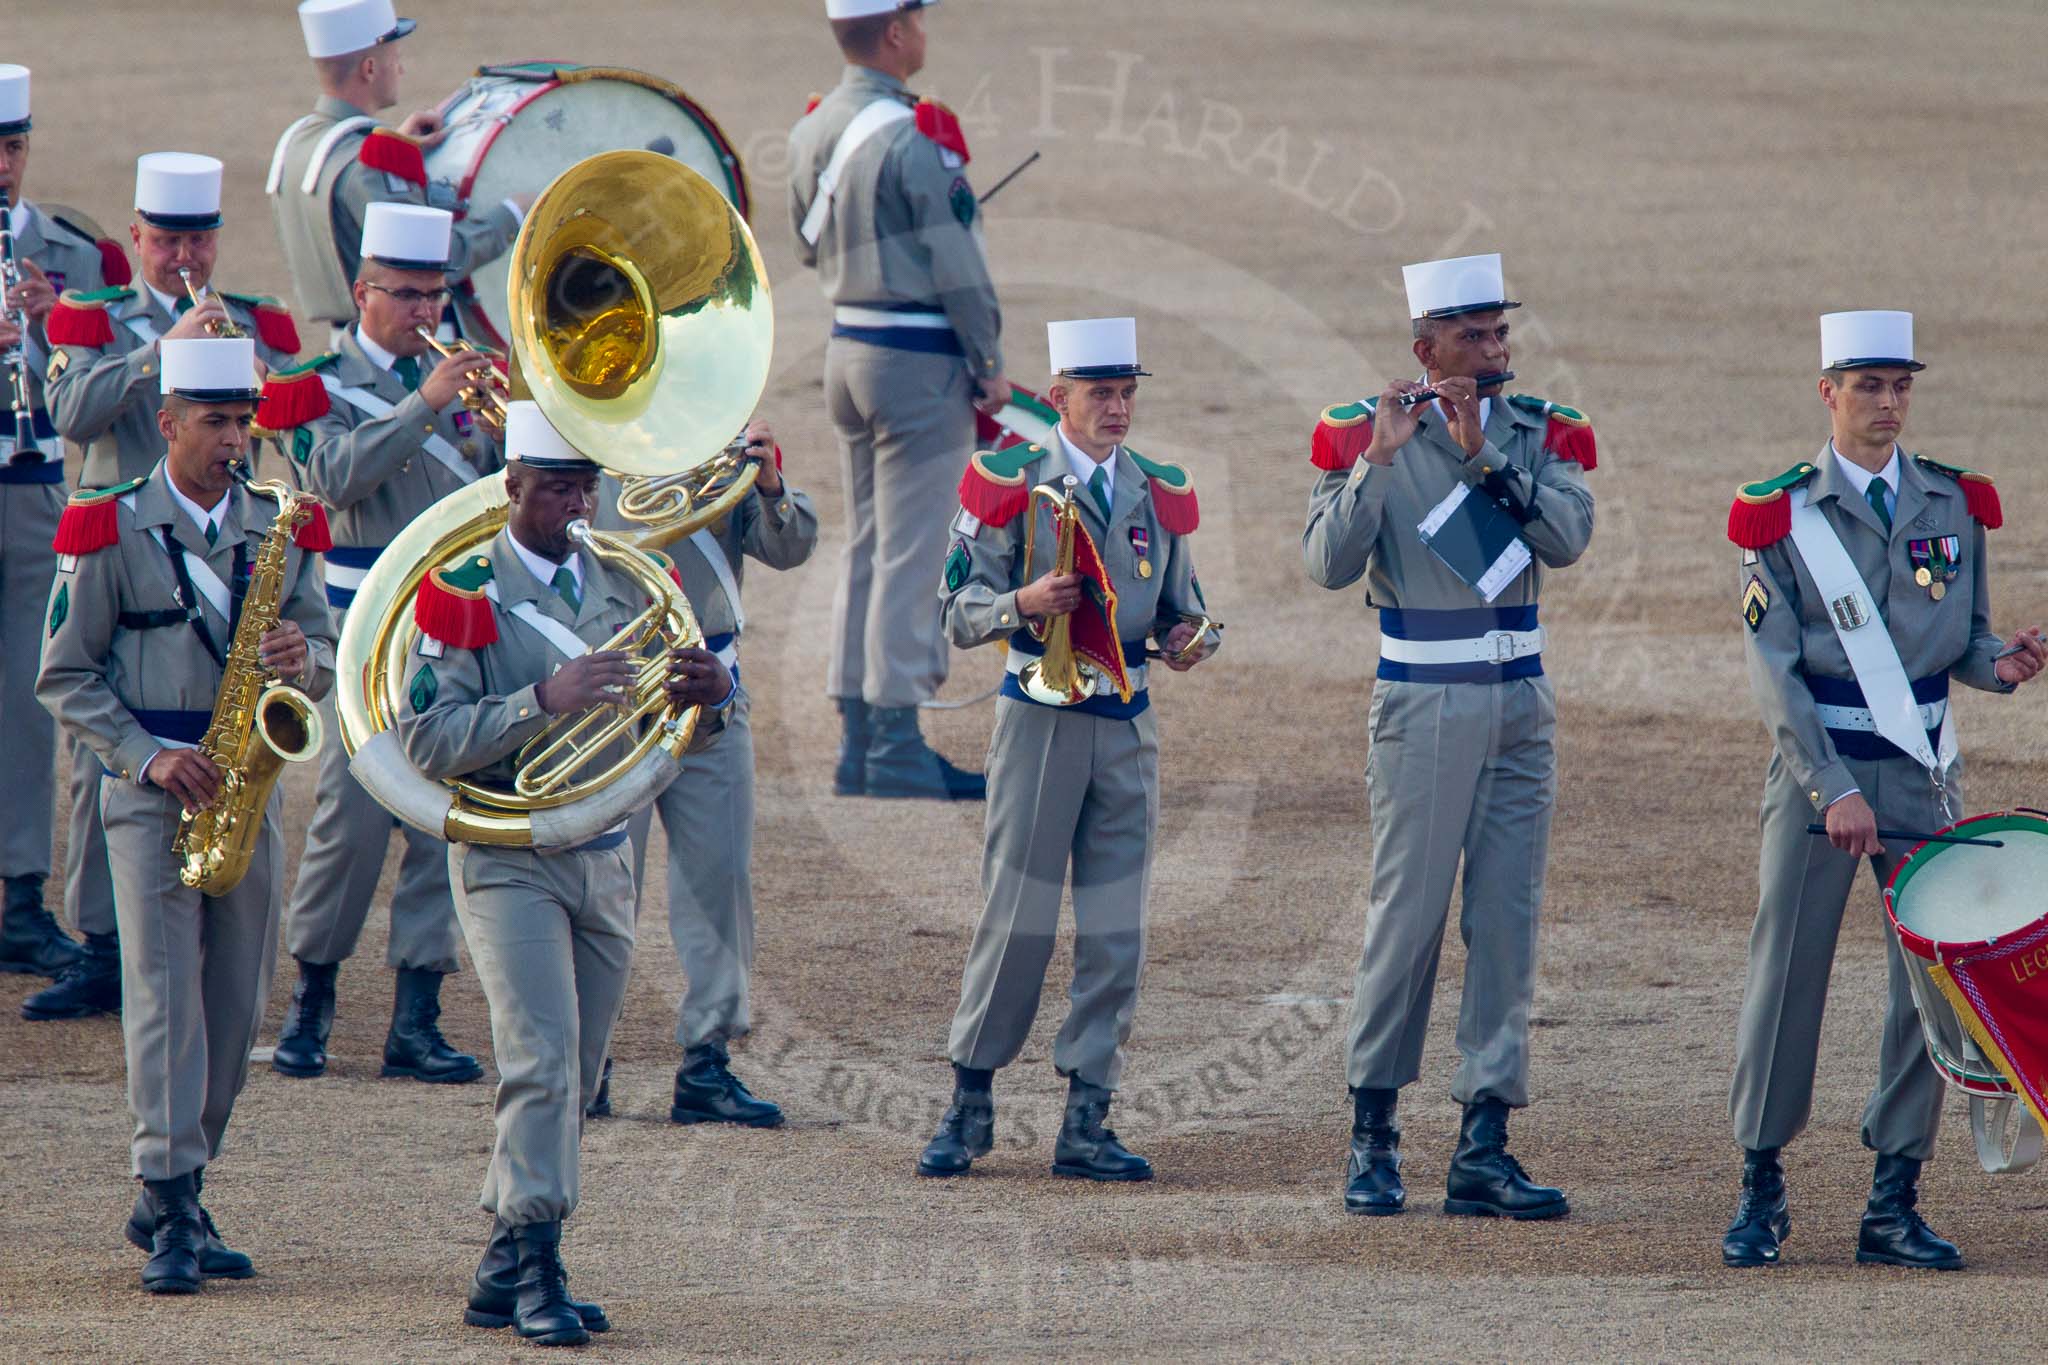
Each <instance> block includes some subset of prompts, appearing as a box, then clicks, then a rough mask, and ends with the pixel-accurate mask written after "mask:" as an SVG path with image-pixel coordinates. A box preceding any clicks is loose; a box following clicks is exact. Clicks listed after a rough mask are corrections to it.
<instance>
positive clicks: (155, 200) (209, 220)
mask: <svg viewBox="0 0 2048 1365" xmlns="http://www.w3.org/2000/svg"><path fill="white" fill-rule="evenodd" d="M220 172H221V165H220V162H219V161H217V160H215V159H214V158H213V157H210V156H201V155H199V154H198V153H197V152H147V153H144V154H143V155H142V156H140V157H137V158H136V160H135V211H136V212H137V213H139V214H141V215H142V216H143V217H145V218H147V219H149V220H150V221H151V222H153V223H156V224H158V225H159V226H161V227H173V228H192V229H199V228H208V227H219V226H220Z"/></svg>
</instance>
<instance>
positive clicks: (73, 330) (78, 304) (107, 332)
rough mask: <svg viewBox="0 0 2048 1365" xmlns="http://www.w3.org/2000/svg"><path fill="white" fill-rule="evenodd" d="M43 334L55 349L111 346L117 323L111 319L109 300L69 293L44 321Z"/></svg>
mask: <svg viewBox="0 0 2048 1365" xmlns="http://www.w3.org/2000/svg"><path fill="white" fill-rule="evenodd" d="M99 292H101V291H97V290H96V291H94V293H95V294H97V293H99ZM43 334H44V335H45V336H47V337H48V338H49V339H50V344H51V345H52V346H94V347H98V346H111V345H113V344H114V320H113V319H112V318H110V317H108V316H107V301H106V300H105V299H102V298H96V297H94V296H92V295H87V294H80V293H78V292H77V291H75V290H71V289H67V290H65V291H64V293H63V294H62V295H61V296H59V297H58V299H57V306H56V307H54V308H52V309H51V310H50V315H49V317H47V318H46V319H44V321H43Z"/></svg>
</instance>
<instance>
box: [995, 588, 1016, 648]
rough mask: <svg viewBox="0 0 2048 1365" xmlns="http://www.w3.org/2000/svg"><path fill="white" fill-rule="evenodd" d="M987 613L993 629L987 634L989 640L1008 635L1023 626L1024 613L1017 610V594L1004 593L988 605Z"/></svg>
mask: <svg viewBox="0 0 2048 1365" xmlns="http://www.w3.org/2000/svg"><path fill="white" fill-rule="evenodd" d="M989 611H990V614H991V616H992V617H993V625H994V627H995V628H994V630H992V631H991V632H990V633H989V638H990V639H994V638H995V637H996V636H998V635H1008V634H1009V633H1010V632H1011V631H1013V630H1015V629H1017V627H1019V626H1021V625H1023V624H1024V613H1023V612H1021V611H1019V610H1017V594H1016V593H1014V592H1006V593H1004V594H1002V595H1001V596H1000V597H998V598H996V600H995V601H993V602H991V603H989Z"/></svg>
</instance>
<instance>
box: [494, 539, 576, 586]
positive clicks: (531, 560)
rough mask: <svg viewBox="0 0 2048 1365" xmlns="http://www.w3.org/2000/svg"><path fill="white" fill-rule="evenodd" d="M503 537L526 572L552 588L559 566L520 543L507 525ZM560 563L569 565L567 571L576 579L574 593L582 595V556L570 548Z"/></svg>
mask: <svg viewBox="0 0 2048 1365" xmlns="http://www.w3.org/2000/svg"><path fill="white" fill-rule="evenodd" d="M505 539H507V540H509V541H511V542H512V552H513V553H514V554H516V555H518V556H519V562H520V563H521V564H524V565H525V566H526V570H527V572H528V573H530V574H532V575H533V576H534V577H535V578H537V579H539V580H540V585H541V586H542V587H543V588H550V589H552V588H553V587H554V583H555V570H556V569H557V568H558V567H560V566H559V565H556V564H551V563H549V562H548V561H547V560H546V559H544V558H542V557H541V556H540V555H537V554H535V553H534V552H533V551H531V550H529V549H527V548H526V547H525V546H524V545H521V544H520V543H519V537H518V536H516V535H514V534H513V533H512V528H511V527H509V526H508V527H506V528H505ZM562 563H564V564H567V565H568V566H569V573H570V574H571V575H572V576H573V577H574V578H575V580H576V595H577V596H578V597H581V596H582V595H583V556H582V555H580V554H578V553H577V552H576V551H574V550H571V551H570V552H569V557H568V558H567V559H565V560H563V561H562Z"/></svg>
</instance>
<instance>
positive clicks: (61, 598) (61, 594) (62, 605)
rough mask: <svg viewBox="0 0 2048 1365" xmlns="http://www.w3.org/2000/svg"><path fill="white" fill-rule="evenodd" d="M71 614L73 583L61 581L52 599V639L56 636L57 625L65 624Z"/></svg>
mask: <svg viewBox="0 0 2048 1365" xmlns="http://www.w3.org/2000/svg"><path fill="white" fill-rule="evenodd" d="M70 615H71V585H70V584H69V583H59V584H58V585H57V595H56V596H55V597H52V598H51V599H50V636H51V638H52V639H55V638H56V635H57V627H59V626H61V625H63V624H64V621H65V618H66V617H68V616H70Z"/></svg>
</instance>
